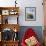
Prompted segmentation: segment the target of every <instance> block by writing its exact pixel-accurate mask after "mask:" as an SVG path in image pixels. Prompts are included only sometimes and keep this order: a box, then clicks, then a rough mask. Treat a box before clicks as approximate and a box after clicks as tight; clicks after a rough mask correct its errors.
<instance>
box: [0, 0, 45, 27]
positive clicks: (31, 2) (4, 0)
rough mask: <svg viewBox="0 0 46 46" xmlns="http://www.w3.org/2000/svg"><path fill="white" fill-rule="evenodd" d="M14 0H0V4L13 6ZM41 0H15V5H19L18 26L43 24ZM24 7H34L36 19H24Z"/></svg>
mask: <svg viewBox="0 0 46 46" xmlns="http://www.w3.org/2000/svg"><path fill="white" fill-rule="evenodd" d="M14 1H15V0H9V1H8V0H0V6H2V7H4V6H5V7H7V6H8V7H10V6H15V3H14ZM42 2H43V0H21V1H20V0H17V3H18V4H17V6H19V7H20V11H19V15H20V16H19V24H20V26H44V25H43V24H44V22H43V20H44V19H43V18H44V16H43V6H42ZM25 7H36V21H25Z"/></svg>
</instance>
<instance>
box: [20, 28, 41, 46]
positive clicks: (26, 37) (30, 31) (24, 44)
mask: <svg viewBox="0 0 46 46" xmlns="http://www.w3.org/2000/svg"><path fill="white" fill-rule="evenodd" d="M29 39H30V40H33V39H35V40H34V41H35V43H36V44H34V45H27V44H28V43H29V44H31V42H28V41H30V40H29ZM25 41H26V42H25ZM34 41H32V42H34ZM32 44H33V43H32ZM21 46H41V44H40V42H39V41H38V39H37V35H36V33H35V32H34V30H33V29H31V28H29V29H27V31H26V32H25V35H24V37H23V38H22V42H21Z"/></svg>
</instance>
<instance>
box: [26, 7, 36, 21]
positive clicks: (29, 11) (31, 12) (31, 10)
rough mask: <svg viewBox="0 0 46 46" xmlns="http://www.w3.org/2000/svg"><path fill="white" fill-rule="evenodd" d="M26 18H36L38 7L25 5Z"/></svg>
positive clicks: (30, 19) (28, 19)
mask: <svg viewBox="0 0 46 46" xmlns="http://www.w3.org/2000/svg"><path fill="white" fill-rule="evenodd" d="M25 20H27V21H35V20H36V7H25Z"/></svg>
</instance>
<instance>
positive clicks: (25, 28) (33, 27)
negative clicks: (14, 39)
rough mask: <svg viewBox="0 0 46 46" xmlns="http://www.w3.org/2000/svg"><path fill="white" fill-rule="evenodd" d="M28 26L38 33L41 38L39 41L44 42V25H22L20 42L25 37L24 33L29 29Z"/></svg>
mask: <svg viewBox="0 0 46 46" xmlns="http://www.w3.org/2000/svg"><path fill="white" fill-rule="evenodd" d="M28 28H32V29H33V30H34V31H35V32H36V34H37V37H38V39H39V41H40V42H41V43H43V30H42V26H32V27H31V26H21V27H20V32H19V39H20V42H21V40H22V38H23V35H24V33H25V31H26V30H27V29H28Z"/></svg>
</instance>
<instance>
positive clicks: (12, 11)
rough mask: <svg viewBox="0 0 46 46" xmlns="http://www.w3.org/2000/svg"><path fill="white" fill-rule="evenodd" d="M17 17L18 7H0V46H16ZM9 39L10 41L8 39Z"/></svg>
mask: <svg viewBox="0 0 46 46" xmlns="http://www.w3.org/2000/svg"><path fill="white" fill-rule="evenodd" d="M9 17H12V18H9ZM18 17H19V7H0V32H1V34H0V35H1V38H0V39H1V41H0V46H18V40H19V39H17V38H18V36H17V35H18V32H19V24H18ZM11 21H12V22H11ZM13 22H14V23H13ZM11 32H12V34H11ZM5 33H6V34H5ZM3 35H4V36H3ZM5 35H7V36H5ZM2 36H3V37H2ZM10 37H11V39H9V38H10ZM16 37H17V38H16ZM7 40H8V41H7Z"/></svg>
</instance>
